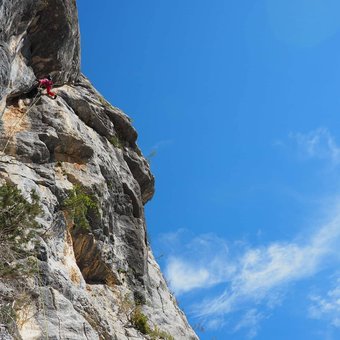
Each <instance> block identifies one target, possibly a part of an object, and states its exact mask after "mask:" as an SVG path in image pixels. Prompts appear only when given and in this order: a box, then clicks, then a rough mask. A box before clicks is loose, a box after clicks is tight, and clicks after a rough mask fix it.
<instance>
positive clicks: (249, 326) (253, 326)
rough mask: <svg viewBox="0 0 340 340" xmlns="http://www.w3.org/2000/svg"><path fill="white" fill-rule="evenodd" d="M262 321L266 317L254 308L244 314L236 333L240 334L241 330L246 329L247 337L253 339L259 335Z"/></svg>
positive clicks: (236, 327)
mask: <svg viewBox="0 0 340 340" xmlns="http://www.w3.org/2000/svg"><path fill="white" fill-rule="evenodd" d="M262 319H264V315H263V314H261V313H259V312H258V311H257V310H256V309H255V308H253V309H251V310H249V311H247V312H246V313H245V314H244V316H243V318H242V319H241V320H240V321H239V323H238V324H237V325H236V326H235V328H234V332H238V331H240V330H241V329H246V330H247V337H248V338H249V339H252V338H254V337H255V336H256V335H257V333H258V330H259V327H260V326H259V325H260V321H261V320H262Z"/></svg>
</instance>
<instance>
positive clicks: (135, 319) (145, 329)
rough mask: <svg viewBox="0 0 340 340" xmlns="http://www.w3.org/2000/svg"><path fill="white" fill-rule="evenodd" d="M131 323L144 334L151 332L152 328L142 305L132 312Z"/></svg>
mask: <svg viewBox="0 0 340 340" xmlns="http://www.w3.org/2000/svg"><path fill="white" fill-rule="evenodd" d="M131 323H132V325H133V327H135V328H136V329H137V330H139V331H140V332H141V333H143V334H151V332H152V330H151V328H150V326H149V324H148V317H147V316H146V315H145V314H143V312H142V310H141V308H140V306H137V307H136V308H135V309H134V310H133V311H132V313H131Z"/></svg>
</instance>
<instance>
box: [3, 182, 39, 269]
mask: <svg viewBox="0 0 340 340" xmlns="http://www.w3.org/2000/svg"><path fill="white" fill-rule="evenodd" d="M28 199H29V200H28ZM28 199H26V198H25V197H24V196H23V195H22V193H21V191H20V190H19V189H18V188H17V187H16V186H15V185H13V184H5V185H3V186H1V187H0V272H2V270H5V267H6V266H8V264H9V263H11V262H13V261H16V260H19V259H22V258H25V257H27V256H29V255H31V254H32V252H31V251H29V250H27V245H28V243H29V242H30V241H31V240H32V239H33V238H34V236H35V233H36V229H37V227H38V223H37V222H36V220H35V218H36V217H37V216H38V215H39V214H40V213H41V208H40V206H39V198H38V196H37V194H36V193H35V192H34V191H32V192H31V194H30V195H29V197H28Z"/></svg>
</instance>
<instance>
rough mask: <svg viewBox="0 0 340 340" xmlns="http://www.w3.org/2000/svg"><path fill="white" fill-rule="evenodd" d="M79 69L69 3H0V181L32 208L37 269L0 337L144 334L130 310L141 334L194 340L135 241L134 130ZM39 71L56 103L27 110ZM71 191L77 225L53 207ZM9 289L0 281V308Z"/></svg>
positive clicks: (140, 175) (146, 196) (144, 193)
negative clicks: (140, 317) (85, 200)
mask: <svg viewBox="0 0 340 340" xmlns="http://www.w3.org/2000/svg"><path fill="white" fill-rule="evenodd" d="M79 65H80V49H79V29H78V19H77V11H76V3H75V1H74V0H69V1H65V0H0V119H1V125H0V184H3V183H4V182H5V181H10V182H12V183H14V184H16V185H17V186H18V187H19V188H20V189H21V190H22V192H23V193H24V194H25V195H28V193H29V192H31V191H32V190H34V191H35V192H36V193H37V194H38V195H39V198H40V204H41V207H42V210H43V212H42V214H41V215H40V216H39V218H37V222H38V223H39V225H40V226H41V233H40V237H39V238H38V239H37V241H38V244H36V245H35V247H36V250H37V259H36V261H37V272H36V273H35V274H34V275H33V277H28V278H27V279H25V280H24V284H25V285H24V287H25V292H26V293H25V294H28V296H29V298H28V300H27V301H28V303H26V304H25V305H24V307H23V308H20V310H18V311H17V313H18V317H17V322H16V327H14V328H16V329H14V330H13V327H11V330H10V329H7V328H6V327H4V326H0V339H12V336H13V337H14V338H20V337H21V338H22V339H25V340H30V339H43V338H46V336H47V337H48V338H49V339H88V340H90V339H91V340H92V339H110V340H111V339H117V340H124V339H147V338H148V336H147V335H145V334H142V333H141V332H140V331H138V330H137V329H135V328H134V327H133V324H132V322H131V317H130V315H131V312H132V310H133V309H134V308H135V305H136V303H137V304H139V305H142V306H141V308H142V310H143V313H144V314H145V315H147V316H148V318H149V324H150V326H151V327H156V326H157V327H158V328H159V329H161V330H163V331H166V332H167V333H168V334H170V335H172V336H173V337H174V339H176V340H177V339H197V336H196V335H195V333H194V332H193V330H192V329H191V327H190V325H189V324H188V322H187V320H186V317H185V315H184V314H183V312H182V311H181V310H180V309H179V308H178V306H177V303H176V300H175V298H174V297H173V296H172V294H171V293H170V292H169V289H168V287H167V284H166V282H165V280H164V278H163V276H162V273H161V271H160V269H159V266H158V265H157V263H156V261H155V259H154V257H153V255H152V252H151V249H150V248H149V244H148V242H147V237H146V225H145V219H144V204H146V202H147V201H149V200H150V199H151V198H152V196H153V194H154V177H153V175H152V173H151V171H150V167H149V164H148V162H147V161H146V159H145V158H144V157H143V155H142V153H141V151H140V150H139V148H138V145H137V144H136V141H137V132H136V130H135V129H134V127H133V126H132V123H131V119H130V118H129V117H128V116H127V115H126V114H125V113H124V112H122V111H121V110H119V109H118V108H116V107H113V106H112V105H111V104H110V103H108V102H107V101H106V100H105V99H104V98H103V97H102V96H101V95H100V94H99V93H98V92H97V91H96V90H95V89H94V87H93V86H92V85H91V83H90V81H89V80H88V79H87V78H86V77H85V76H84V75H82V74H81V73H80V69H79ZM47 73H51V74H52V75H53V77H54V80H55V81H56V84H57V88H56V91H57V93H58V98H57V99H56V100H52V99H51V98H49V97H47V96H45V95H42V96H41V97H40V98H39V97H37V98H39V100H38V101H37V102H36V104H35V105H34V106H31V105H32V103H33V98H34V96H33V95H32V93H31V90H32V89H33V88H34V81H35V78H36V77H41V76H44V75H46V74H47ZM5 145H6V148H5V149H4V147H5ZM1 150H2V152H1ZM76 185H77V186H80V187H82V188H83V190H84V191H85V192H86V194H87V195H90V196H91V197H92V198H93V200H94V201H95V202H97V203H96V204H97V207H98V209H97V210H96V209H92V210H89V211H88V213H87V216H86V218H87V221H88V222H89V229H84V228H81V227H80V226H79V225H78V226H77V225H75V223H74V220H73V219H72V216H71V215H70V213H69V212H68V211H67V210H65V208H64V202H65V199H66V198H67V197H68V193H69V191H70V190H71V189H73V188H74V187H75V186H76ZM0 251H1V250H0ZM17 290H18V286H17V285H16V283H15V282H14V281H13V282H11V281H8V280H7V281H6V282H3V279H0V296H1V297H3V299H6V301H9V302H11V301H12V302H13V301H14V300H13V299H14V296H15V295H16V293H17ZM11 299H12V300H11ZM4 301H5V300H4ZM9 302H8V303H9ZM2 303H3V301H2V300H1V299H0V308H1V306H2ZM10 332H12V333H13V334H10Z"/></svg>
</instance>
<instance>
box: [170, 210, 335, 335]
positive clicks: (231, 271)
mask: <svg viewBox="0 0 340 340" xmlns="http://www.w3.org/2000/svg"><path fill="white" fill-rule="evenodd" d="M330 216H331V218H330V220H329V222H328V223H324V224H322V225H320V226H319V227H316V228H314V230H315V231H314V232H313V233H311V235H310V236H309V237H306V236H305V235H299V237H296V238H295V239H294V240H292V241H290V242H273V243H270V244H268V245H267V246H263V247H248V248H247V249H245V248H244V246H243V248H242V249H243V250H242V249H240V246H239V245H237V244H236V243H235V244H229V246H227V244H226V242H225V241H223V240H222V239H220V238H218V237H216V236H213V235H211V234H209V235H202V236H199V237H195V238H194V239H193V240H192V241H191V242H189V243H187V244H186V246H185V247H184V248H183V249H182V251H183V252H182V254H183V255H181V256H175V255H171V256H170V257H169V258H168V261H167V264H166V270H165V272H166V276H167V278H168V279H169V281H170V285H171V287H172V289H173V290H174V291H175V292H176V293H177V294H183V293H186V292H189V291H191V290H194V289H196V290H197V289H199V288H201V289H206V288H209V287H211V286H214V285H217V284H220V285H224V289H223V291H222V293H221V294H219V295H218V296H215V297H213V298H207V299H205V300H203V301H202V302H201V303H199V304H197V305H196V306H194V307H193V309H192V312H193V314H194V315H195V316H196V317H198V318H199V319H201V320H206V321H207V323H206V327H209V323H210V322H213V321H214V320H220V321H219V322H218V323H219V324H221V322H222V321H221V320H223V318H224V317H228V316H229V315H231V314H232V313H241V315H242V316H241V321H239V322H237V324H236V326H235V327H234V331H239V330H242V329H244V328H249V331H248V333H249V334H248V335H249V337H254V336H255V335H256V334H257V331H258V323H259V322H260V321H261V320H262V319H263V318H264V316H263V315H262V314H261V313H257V312H256V306H258V305H260V304H261V305H262V306H264V307H265V308H267V309H268V310H271V309H272V308H274V307H275V306H277V305H279V304H280V303H281V301H282V299H283V298H284V297H283V296H284V291H285V289H286V288H287V287H288V285H289V284H291V283H295V282H298V281H300V280H303V279H306V278H309V277H311V276H313V275H315V274H316V273H317V272H319V271H320V270H322V269H323V268H325V267H326V266H327V265H328V264H329V262H330V259H333V260H335V261H336V262H338V261H339V260H340V259H339V256H338V255H337V253H338V252H337V249H338V246H339V244H340V206H339V205H337V206H336V207H335V208H334V209H332V212H331V213H330ZM241 245H242V243H241ZM241 247H242V246H241ZM221 249H222V250H221ZM236 253H237V254H236ZM333 262H334V261H333ZM339 292H340V289H339ZM339 298H340V295H339ZM315 301H316V300H315ZM320 301H321V300H320ZM339 301H340V299H339ZM339 310H340V303H339ZM249 311H251V312H249ZM261 312H262V311H261ZM339 324H340V321H339Z"/></svg>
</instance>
